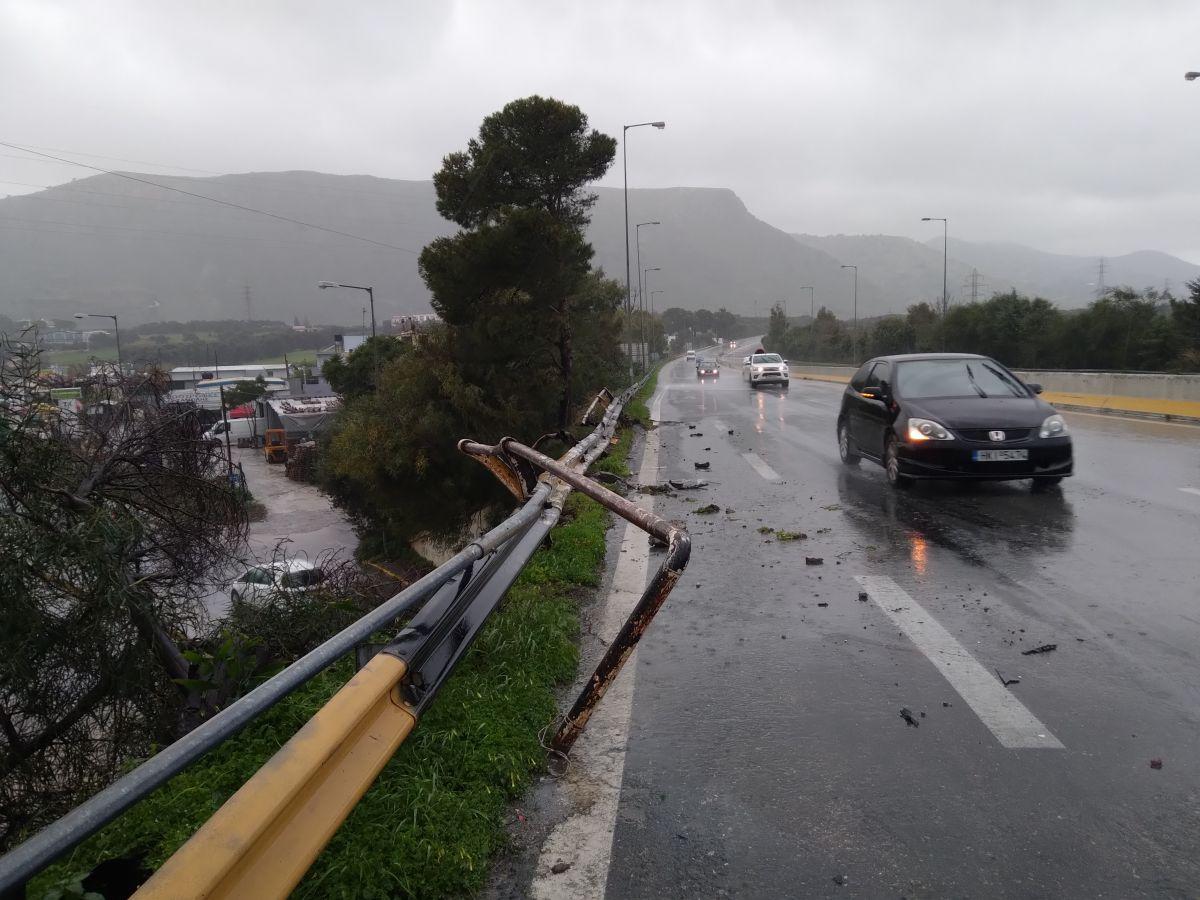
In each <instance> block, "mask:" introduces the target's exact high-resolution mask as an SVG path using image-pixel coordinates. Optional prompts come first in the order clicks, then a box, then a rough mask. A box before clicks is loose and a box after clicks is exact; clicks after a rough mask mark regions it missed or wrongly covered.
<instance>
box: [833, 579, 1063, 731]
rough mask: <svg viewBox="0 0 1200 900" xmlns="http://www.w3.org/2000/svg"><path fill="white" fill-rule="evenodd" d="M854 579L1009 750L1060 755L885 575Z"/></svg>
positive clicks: (1033, 721)
mask: <svg viewBox="0 0 1200 900" xmlns="http://www.w3.org/2000/svg"><path fill="white" fill-rule="evenodd" d="M855 579H856V580H857V581H858V583H859V584H861V585H862V586H863V588H864V589H865V590H866V592H867V594H868V595H869V596H870V597H871V599H872V600H873V601H875V605H876V606H878V607H879V608H880V609H881V610H882V611H883V613H884V615H886V616H887V617H888V618H889V619H891V620H892V623H893V624H895V625H896V627H897V628H899V629H900V630H901V631H902V632H904V634H905V635H907V636H908V639H909V640H910V641H912V642H913V643H914V644H916V646H917V649H918V650H920V651H921V652H922V653H924V654H925V655H926V656H927V657H928V658H929V661H930V662H931V663H933V664H934V666H936V667H937V669H938V671H939V672H941V673H942V676H943V677H944V678H945V679H946V680H947V681H948V682H950V686H951V687H952V688H954V690H956V691H958V695H959V696H960V697H962V698H963V700H965V701H966V702H967V704H968V705H969V706H970V707H971V709H973V710H974V711H975V715H977V716H979V719H980V721H982V722H983V724H984V725H986V726H987V727H988V728H989V729H990V730H991V732H992V734H994V735H995V736H996V740H998V741H999V742H1000V743H1001V745H1002V746H1004V747H1008V748H1009V749H1010V750H1018V749H1030V748H1034V749H1045V750H1062V749H1064V748H1063V745H1062V742H1061V741H1059V739H1058V738H1056V737H1055V736H1054V735H1052V734H1051V733H1050V730H1049V729H1048V728H1046V726H1045V725H1043V724H1042V723H1041V722H1039V721H1038V719H1037V718H1036V717H1035V716H1034V714H1033V713H1031V712H1030V711H1029V710H1028V709H1026V707H1025V705H1024V704H1022V703H1021V701H1020V700H1018V699H1017V698H1016V697H1014V696H1013V694H1012V692H1011V691H1009V690H1008V689H1007V688H1006V687H1005V686H1004V685H1002V684H1001V683H1000V681H999V679H998V678H997V677H996V674H995V673H994V672H989V671H988V670H987V669H985V668H984V667H983V666H982V665H981V664H980V662H979V660H977V659H976V658H975V657H973V656H972V655H971V654H970V653H968V652H967V649H966V648H965V647H964V646H963V645H962V644H960V643H959V642H958V641H957V640H955V639H954V636H953V635H952V634H950V632H949V631H947V630H946V629H945V628H943V627H942V625H941V624H940V623H939V622H938V621H937V619H935V618H934V617H933V616H931V615H930V614H929V612H928V611H927V610H926V609H925V608H924V607H922V606H921V605H920V604H919V603H917V601H916V600H914V599H913V598H912V597H910V596H909V595H908V593H907V592H906V591H905V590H903V589H902V588H901V587H900V586H899V585H898V584H896V582H894V581H892V579H890V578H888V577H887V576H886V575H857V576H855Z"/></svg>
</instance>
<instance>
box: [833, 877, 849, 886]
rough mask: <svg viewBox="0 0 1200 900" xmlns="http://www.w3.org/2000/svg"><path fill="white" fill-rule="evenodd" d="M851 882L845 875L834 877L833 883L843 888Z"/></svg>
mask: <svg viewBox="0 0 1200 900" xmlns="http://www.w3.org/2000/svg"><path fill="white" fill-rule="evenodd" d="M849 880H850V879H849V878H847V877H846V876H845V875H834V876H833V883H834V884H836V885H837V886H838V887H841V886H842V885H844V884H845V883H846V882H847V881H849Z"/></svg>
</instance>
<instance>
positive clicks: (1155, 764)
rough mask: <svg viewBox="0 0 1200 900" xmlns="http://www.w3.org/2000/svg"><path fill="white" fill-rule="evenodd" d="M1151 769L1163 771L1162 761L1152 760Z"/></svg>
mask: <svg viewBox="0 0 1200 900" xmlns="http://www.w3.org/2000/svg"><path fill="white" fill-rule="evenodd" d="M1150 768H1152V769H1161V768H1162V760H1161V759H1152V760H1150Z"/></svg>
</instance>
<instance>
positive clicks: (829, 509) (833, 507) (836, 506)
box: [821, 503, 842, 512]
mask: <svg viewBox="0 0 1200 900" xmlns="http://www.w3.org/2000/svg"><path fill="white" fill-rule="evenodd" d="M841 508H842V504H840V503H830V504H829V505H828V506H822V507H821V509H823V510H825V511H826V512H836V511H837V510H839V509H841Z"/></svg>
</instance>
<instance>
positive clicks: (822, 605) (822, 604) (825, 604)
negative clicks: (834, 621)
mask: <svg viewBox="0 0 1200 900" xmlns="http://www.w3.org/2000/svg"><path fill="white" fill-rule="evenodd" d="M828 605H829V604H828V603H818V604H817V606H821V607H825V606H828Z"/></svg>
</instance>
